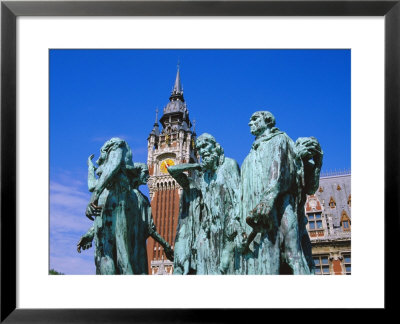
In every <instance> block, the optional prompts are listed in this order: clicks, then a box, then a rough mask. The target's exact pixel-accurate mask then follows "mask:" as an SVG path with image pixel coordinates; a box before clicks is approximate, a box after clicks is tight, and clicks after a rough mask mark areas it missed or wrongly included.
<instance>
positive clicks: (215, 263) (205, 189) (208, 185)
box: [195, 157, 241, 274]
mask: <svg viewBox="0 0 400 324" xmlns="http://www.w3.org/2000/svg"><path fill="white" fill-rule="evenodd" d="M222 160H223V163H222V164H221V165H219V166H218V167H217V169H216V170H215V172H213V171H205V172H204V173H203V174H202V176H201V178H200V179H201V191H202V196H203V212H202V219H201V221H200V223H201V225H200V228H199V233H198V235H197V239H196V242H195V246H196V251H197V274H221V273H225V274H234V273H235V261H237V260H238V258H240V254H239V251H238V250H237V249H236V246H237V244H236V239H237V237H236V236H237V233H239V232H240V233H241V226H240V224H239V221H240V217H239V215H240V210H239V203H240V171H239V166H238V164H237V162H236V161H234V160H233V159H230V158H224V157H222Z"/></svg>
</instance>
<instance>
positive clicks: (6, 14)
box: [0, 0, 400, 323]
mask: <svg viewBox="0 0 400 324" xmlns="http://www.w3.org/2000/svg"><path fill="white" fill-rule="evenodd" d="M399 2H400V0H392V1H386V0H381V1H374V0H372V1H356V0H350V1H334V0H330V1H329V0H327V1H325V0H314V1H295V0H291V1H285V0H283V1H277V0H259V1H185V0H181V1H121V2H120V1H116V2H113V1H101V2H97V1H96V2H93V1H2V2H1V295H0V298H1V322H3V321H4V322H5V323H31V322H35V323H89V322H93V323H94V322H101V323H112V322H117V323H128V322H136V323H144V322H146V323H147V322H179V323H186V322H189V323H190V322H204V321H205V322H225V321H228V320H229V319H232V320H233V319H235V318H236V316H237V314H236V313H237V312H243V311H245V310H237V309H236V310H228V309H217V310H214V311H213V312H212V313H209V311H204V310H193V309H191V310H187V309H179V310H171V309H157V310H155V309H96V310H94V309H17V308H16V300H17V295H16V270H17V268H16V237H17V233H16V190H17V187H16V163H17V157H16V136H17V133H16V126H17V125H16V40H17V39H16V37H17V31H16V18H17V17H18V16H384V18H385V111H384V114H385V134H384V136H385V156H384V159H385V173H384V174H385V178H384V182H385V185H384V187H385V200H384V201H385V203H384V206H382V211H383V210H384V213H385V216H384V218H385V309H391V308H392V306H394V303H395V300H394V298H393V299H391V297H390V296H391V292H393V291H394V289H395V287H396V286H397V285H396V284H395V283H398V279H397V278H398V275H396V274H395V271H394V267H391V266H390V265H389V264H388V262H389V260H388V256H390V255H392V256H394V255H395V251H396V250H395V248H396V247H395V243H391V242H392V240H393V238H394V237H396V236H397V235H398V233H399V224H400V222H399V201H400V199H399V198H400V197H399V189H398V187H399V186H398V184H399V176H400V175H399V171H398V166H399V154H400V150H399V129H400V127H399V126H400V125H399V121H400V118H399V117H400V114H399V107H400V106H399V104H400V78H399V74H400V64H399V62H400V3H399ZM366 113H371V112H367V111H366ZM371 127H373V125H371ZM366 158H367V157H366ZM393 224H395V226H393ZM371 239H373V238H371ZM248 297H249V296H243V298H248ZM91 298H95V297H91ZM185 298H186V297H185ZM262 311H263V310H254V309H253V310H251V316H252V317H253V316H254V318H256V317H257V316H260V314H258V313H259V312H262ZM247 312H249V310H247Z"/></svg>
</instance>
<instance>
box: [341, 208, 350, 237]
mask: <svg viewBox="0 0 400 324" xmlns="http://www.w3.org/2000/svg"><path fill="white" fill-rule="evenodd" d="M340 225H341V226H342V229H343V231H345V232H349V231H350V230H351V220H350V218H349V216H348V215H347V213H346V211H344V210H343V211H342V217H341V218H340Z"/></svg>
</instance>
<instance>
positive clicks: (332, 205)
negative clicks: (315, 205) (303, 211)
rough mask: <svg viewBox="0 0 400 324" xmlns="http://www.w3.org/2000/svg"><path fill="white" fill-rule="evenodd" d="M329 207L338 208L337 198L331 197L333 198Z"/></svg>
mask: <svg viewBox="0 0 400 324" xmlns="http://www.w3.org/2000/svg"><path fill="white" fill-rule="evenodd" d="M329 207H331V208H336V201H335V199H333V197H331V199H330V200H329Z"/></svg>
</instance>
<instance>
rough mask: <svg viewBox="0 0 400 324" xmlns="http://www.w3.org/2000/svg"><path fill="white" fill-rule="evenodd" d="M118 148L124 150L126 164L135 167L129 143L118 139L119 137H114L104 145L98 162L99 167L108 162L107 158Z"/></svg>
mask: <svg viewBox="0 0 400 324" xmlns="http://www.w3.org/2000/svg"><path fill="white" fill-rule="evenodd" d="M117 148H122V149H124V151H125V152H124V153H125V154H124V162H125V164H127V165H133V162H132V150H131V148H130V147H129V145H128V143H127V142H125V141H124V140H123V139H121V138H118V137H113V138H111V139H110V140H108V141H107V142H105V143H104V145H103V146H102V147H101V149H100V157H99V159H98V160H97V161H96V163H97V165H99V166H100V165H102V164H103V163H104V162H105V161H106V160H107V157H108V155H109V154H110V152H111V151H113V150H116V149H117Z"/></svg>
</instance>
